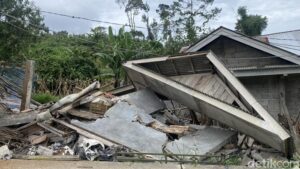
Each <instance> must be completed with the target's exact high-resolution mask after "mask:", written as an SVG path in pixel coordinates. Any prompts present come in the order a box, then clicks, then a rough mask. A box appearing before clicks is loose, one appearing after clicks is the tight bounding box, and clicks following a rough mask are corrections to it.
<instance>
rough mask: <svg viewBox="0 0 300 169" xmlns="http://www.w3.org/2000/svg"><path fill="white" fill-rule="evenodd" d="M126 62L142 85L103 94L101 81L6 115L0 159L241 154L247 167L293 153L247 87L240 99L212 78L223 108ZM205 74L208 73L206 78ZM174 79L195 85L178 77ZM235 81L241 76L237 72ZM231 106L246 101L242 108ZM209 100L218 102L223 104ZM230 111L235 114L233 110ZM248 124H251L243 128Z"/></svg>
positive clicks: (221, 159) (182, 158)
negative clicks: (273, 139) (270, 125)
mask: <svg viewBox="0 0 300 169" xmlns="http://www.w3.org/2000/svg"><path fill="white" fill-rule="evenodd" d="M215 64H217V63H215ZM133 65H134V64H133ZM125 68H126V70H127V73H128V74H129V77H130V78H131V80H132V81H133V84H134V85H135V89H136V90H135V91H132V88H131V87H124V90H120V89H115V90H112V91H109V92H103V91H101V90H100V83H99V82H94V83H93V84H91V85H89V86H88V87H87V88H85V89H82V90H81V91H79V92H78V93H74V94H71V95H68V96H65V97H64V98H62V99H60V100H59V101H57V102H56V103H48V104H44V105H39V106H35V107H34V108H32V109H29V110H26V111H22V112H18V113H13V114H7V115H5V116H2V117H1V118H0V143H1V147H0V158H1V159H11V158H14V159H39V160H41V159H42V160H91V161H94V160H105V161H135V160H137V161H139V160H144V161H145V160H154V161H155V160H157V161H175V162H195V161H196V162H203V163H204V162H207V163H209V162H215V163H218V164H220V163H226V162H228V161H230V160H231V158H232V157H237V160H239V161H240V162H241V163H242V164H244V165H246V164H247V163H248V162H249V161H251V160H261V159H267V158H275V157H276V158H278V159H285V158H286V157H287V156H288V154H289V152H287V151H285V149H282V147H281V146H282V145H285V144H286V142H285V139H284V138H285V137H289V135H288V134H285V133H284V131H285V130H282V131H281V129H280V128H279V126H276V125H274V126H273V127H274V128H275V129H276V128H277V129H279V130H280V131H278V133H277V134H278V135H276V134H273V131H274V130H271V129H270V130H269V129H268V123H272V124H273V123H275V122H273V121H272V119H269V116H267V113H265V112H264V110H263V109H261V108H260V107H259V106H258V104H257V103H255V102H253V101H252V105H251V103H250V105H248V103H247V101H248V100H249V98H250V100H251V99H252V98H251V97H249V96H248V95H247V96H245V95H246V94H245V93H246V92H245V91H242V90H240V89H237V90H236V91H233V93H238V94H239V95H240V96H239V98H243V99H239V100H237V99H236V98H235V97H230V96H232V94H231V93H229V92H228V93H226V91H229V90H228V89H225V88H224V89H223V88H221V83H219V84H213V83H211V85H217V86H219V87H217V88H216V89H215V88H207V89H203V90H206V91H208V92H210V94H214V93H215V94H216V93H218V92H219V93H223V94H222V95H220V97H223V98H224V99H223V101H222V102H220V103H222V104H223V106H225V107H224V109H226V110H222V109H221V108H219V107H217V106H219V105H215V104H213V101H215V100H212V98H210V99H211V100H209V99H207V98H205V97H204V96H205V95H204V96H203V97H202V96H201V97H202V98H201V97H200V95H199V96H198V95H197V94H195V93H192V94H193V96H194V98H190V97H189V96H188V95H185V93H188V92H189V90H186V89H181V90H182V91H183V92H182V93H176V92H174V91H176V90H177V89H178V88H176V85H175V83H174V86H175V87H174V86H173V90H171V91H168V90H170V89H169V88H168V86H167V85H165V84H159V83H155V80H157V81H159V80H161V79H160V77H154V76H153V77H151V76H150V75H151V74H149V76H145V77H144V78H140V77H139V76H138V74H137V73H136V72H138V68H139V67H136V68H135V67H131V65H128V63H127V65H126V64H125ZM135 71H136V72H135ZM217 71H218V70H217ZM222 73H224V71H223V72H222ZM147 77H151V78H152V81H148V80H147V81H146V82H145V79H147ZM205 78H206V77H204V76H203V78H202V79H205ZM209 78H210V77H209ZM226 78H228V79H230V78H231V77H230V76H229V75H228V76H227V75H226V74H225V75H224V77H223V79H226ZM172 79H175V80H177V81H180V80H181V81H182V82H185V83H186V85H189V84H188V82H187V81H186V80H182V79H180V77H178V76H174V77H172ZM231 80H232V81H234V79H233V78H231ZM163 81H164V79H163ZM232 81H228V82H226V84H229V83H231V82H232ZM142 82H143V83H142ZM165 82H166V81H165ZM173 82H174V81H173ZM173 82H169V83H168V84H173ZM206 83H208V84H209V83H210V82H209V81H207V82H206ZM215 83H217V81H215ZM145 84H148V85H145ZM141 85H145V86H143V87H142V86H141ZM171 88H172V86H171ZM221 89H222V91H221ZM210 90H214V91H210ZM225 90H226V91H225ZM172 92H173V93H172ZM244 94H245V95H244ZM197 98H200V100H201V99H202V101H201V104H199V105H196V106H195V105H193V102H194V101H195V100H196V99H197ZM240 100H241V101H240ZM245 100H246V101H245ZM225 102H227V103H226V104H225ZM206 103H207V104H208V105H206ZM212 104H213V105H212ZM216 104H217V103H216ZM218 104H219V103H218ZM229 104H237V105H242V106H240V108H239V109H236V108H235V107H233V108H232V107H230V106H229ZM253 104H256V105H253ZM210 106H211V107H214V106H216V107H217V109H213V108H210ZM226 106H227V107H226ZM251 106H253V107H251ZM255 106H256V107H255ZM249 107H251V108H253V109H254V110H255V111H253V112H252V113H253V114H255V113H257V114H258V115H260V116H262V118H263V119H264V120H265V121H263V120H260V118H254V117H252V116H250V115H248V114H246V113H245V111H246V110H247V109H249ZM257 107H258V108H257ZM200 110H201V111H202V112H199V111H200ZM211 110H215V111H216V112H215V113H219V114H217V115H218V116H219V117H215V114H213V113H212V114H207V113H210V112H209V111H211ZM235 111H236V112H235ZM225 113H228V114H230V113H232V114H231V115H230V116H229V115H227V114H226V115H225ZM238 113H241V114H238ZM264 113H265V114H264ZM258 115H257V116H258ZM241 116H243V117H241ZM246 117H249V118H251V119H253V121H254V122H253V123H250V122H249V123H247V121H246V119H244V118H246ZM219 118H221V119H219ZM222 118H224V119H222ZM222 120H224V121H222ZM264 122H265V123H264ZM243 124H245V125H246V124H247V125H248V126H245V127H244V128H243V127H240V128H239V126H242V125H243ZM258 124H261V125H265V129H260V128H259V127H257V126H256V125H258ZM255 127H256V128H255ZM251 128H254V129H253V130H252V129H251ZM248 131H249V132H248ZM252 132H256V133H255V135H257V136H264V135H265V134H270V135H272V137H273V138H276V139H277V140H276V141H270V142H268V140H266V142H263V141H262V140H259V138H257V137H256V136H255V135H253V133H252ZM259 132H262V133H259ZM280 134H282V135H280ZM271 139H272V138H271ZM281 139H282V140H281Z"/></svg>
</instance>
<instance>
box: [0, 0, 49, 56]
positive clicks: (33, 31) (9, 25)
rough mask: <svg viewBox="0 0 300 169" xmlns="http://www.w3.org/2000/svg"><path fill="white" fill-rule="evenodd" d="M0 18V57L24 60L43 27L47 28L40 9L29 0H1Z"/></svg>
mask: <svg viewBox="0 0 300 169" xmlns="http://www.w3.org/2000/svg"><path fill="white" fill-rule="evenodd" d="M0 19H1V21H0V37H1V38H0V59H1V60H5V61H14V62H16V61H22V60H23V59H24V58H25V55H24V53H25V50H27V48H28V47H29V46H30V45H31V44H32V43H34V42H36V41H37V40H38V36H39V35H40V34H41V33H43V32H44V31H41V28H42V29H43V30H46V27H45V25H44V24H43V18H42V17H41V15H40V11H39V10H38V8H37V7H35V6H34V4H33V3H31V2H30V1H29V0H1V1H0ZM33 25H37V27H39V28H36V27H35V26H33Z"/></svg>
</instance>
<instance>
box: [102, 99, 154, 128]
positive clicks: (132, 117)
mask: <svg viewBox="0 0 300 169" xmlns="http://www.w3.org/2000/svg"><path fill="white" fill-rule="evenodd" d="M105 116H106V117H108V118H112V119H123V120H126V121H127V122H132V121H138V122H140V123H144V124H149V123H152V122H153V121H155V119H153V118H152V117H151V116H150V115H148V114H147V113H145V111H144V110H143V109H140V108H137V107H136V106H135V105H130V104H129V103H128V102H119V103H116V104H115V105H114V106H113V107H111V108H110V109H109V110H108V111H107V112H106V113H105Z"/></svg>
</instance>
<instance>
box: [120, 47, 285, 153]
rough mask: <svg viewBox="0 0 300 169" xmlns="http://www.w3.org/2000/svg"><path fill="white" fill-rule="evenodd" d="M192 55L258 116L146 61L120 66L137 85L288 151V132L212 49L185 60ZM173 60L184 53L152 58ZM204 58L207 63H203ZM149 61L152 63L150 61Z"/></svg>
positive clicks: (178, 72) (182, 57)
mask: <svg viewBox="0 0 300 169" xmlns="http://www.w3.org/2000/svg"><path fill="white" fill-rule="evenodd" d="M194 57H200V58H201V59H203V63H205V64H211V65H213V70H215V71H216V73H217V74H218V75H219V76H220V78H221V79H222V80H223V81H224V82H225V84H227V86H228V88H230V89H232V92H233V93H234V94H235V95H236V96H237V98H240V101H241V102H242V103H244V104H245V105H246V107H247V108H248V110H249V111H250V112H252V113H256V114H257V115H259V116H260V117H261V118H258V117H255V116H253V115H251V114H249V112H247V111H244V110H241V109H240V108H237V107H234V106H233V105H231V104H228V103H226V102H223V101H222V100H220V99H217V98H214V97H211V96H209V95H207V94H206V93H203V92H201V91H199V90H196V89H194V88H192V87H189V86H187V85H184V84H181V83H179V82H176V81H174V80H172V79H170V78H169V77H167V76H170V75H167V74H161V73H162V72H159V70H151V69H149V68H148V67H149V65H148V66H145V64H148V63H147V62H146V61H143V60H141V61H129V62H127V63H125V64H124V67H125V70H126V71H127V74H128V75H129V77H130V79H131V80H132V81H133V83H134V85H135V86H136V87H137V88H144V87H149V88H151V89H152V90H154V91H156V92H158V93H160V94H162V95H164V96H167V97H169V98H170V99H173V100H175V101H177V102H179V103H181V104H183V105H184V106H187V107H189V108H190V109H192V110H194V111H196V112H201V113H205V114H206V115H207V116H209V117H210V118H212V119H215V120H217V121H219V122H221V123H224V124H227V125H228V126H230V127H232V128H235V129H238V130H239V131H241V132H243V133H245V134H247V135H250V136H252V137H254V138H256V139H257V140H258V141H260V142H262V143H265V144H267V145H270V146H272V147H273V148H275V149H277V150H280V151H282V152H284V153H289V152H288V149H289V139H290V135H289V134H288V133H287V132H286V131H285V130H284V129H283V128H282V127H281V126H280V125H279V124H278V123H277V122H276V121H275V120H274V119H273V118H272V116H270V114H268V112H267V111H266V110H264V108H263V107H262V106H261V105H260V104H259V103H258V102H257V101H256V100H255V98H254V97H253V96H252V95H251V94H250V93H249V92H248V91H247V90H246V88H245V87H244V86H243V85H242V84H241V83H240V82H239V81H238V80H237V79H236V78H235V77H234V76H233V75H232V74H231V73H230V71H229V70H228V69H227V68H225V66H224V65H223V64H222V63H221V62H220V61H219V60H218V59H217V58H216V57H215V55H214V54H213V53H212V52H209V53H206V54H205V55H204V54H203V53H200V54H199V55H198V56H197V55H196V54H193V55H191V54H189V55H188V57H187V58H186V59H187V60H191V59H193V58H194ZM205 58H206V60H205ZM176 59H184V56H180V57H162V58H161V59H159V58H156V59H155V61H159V62H163V61H166V62H169V63H174V61H176ZM148 60H149V59H148ZM170 60H171V62H170ZM207 60H208V62H209V63H206V62H207ZM177 61H178V60H177ZM141 63H142V64H141ZM151 63H153V64H156V63H155V62H154V61H152V60H151ZM191 63H192V64H191V69H193V68H195V66H197V65H196V63H195V62H191ZM200 64H202V63H200ZM205 64H204V65H205ZM171 66H172V65H171ZM146 67H147V68H146ZM173 68H174V72H177V74H178V75H180V73H183V74H184V73H186V72H180V71H178V70H175V69H176V66H174V67H173ZM194 73H197V71H194Z"/></svg>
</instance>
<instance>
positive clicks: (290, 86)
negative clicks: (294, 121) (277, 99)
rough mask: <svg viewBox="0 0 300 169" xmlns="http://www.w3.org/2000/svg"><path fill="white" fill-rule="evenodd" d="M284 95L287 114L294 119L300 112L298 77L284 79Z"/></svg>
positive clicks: (292, 76) (299, 82)
mask: <svg viewBox="0 0 300 169" xmlns="http://www.w3.org/2000/svg"><path fill="white" fill-rule="evenodd" d="M285 94H286V95H285V96H286V98H285V99H286V104H287V107H288V110H289V113H290V114H291V115H292V116H293V117H294V118H296V116H297V115H298V113H299V111H300V75H288V76H287V77H285Z"/></svg>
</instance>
